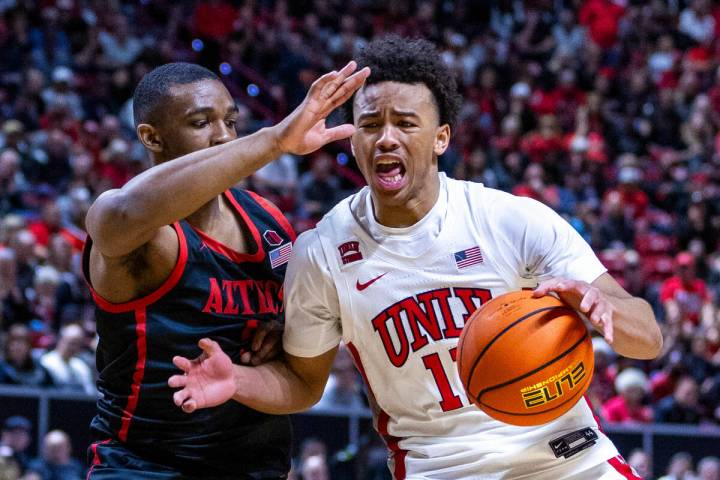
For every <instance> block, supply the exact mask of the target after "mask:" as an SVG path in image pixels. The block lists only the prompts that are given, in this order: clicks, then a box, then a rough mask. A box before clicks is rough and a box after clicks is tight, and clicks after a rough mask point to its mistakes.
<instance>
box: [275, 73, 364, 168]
mask: <svg viewBox="0 0 720 480" xmlns="http://www.w3.org/2000/svg"><path fill="white" fill-rule="evenodd" d="M356 68H357V64H356V63H355V62H353V61H351V62H349V63H348V64H347V65H345V66H344V67H343V68H342V69H341V70H340V71H339V72H338V71H332V72H330V73H326V74H325V75H323V76H322V77H320V78H318V79H317V80H315V82H314V83H313V84H312V86H311V87H310V90H309V91H308V94H307V96H306V97H305V99H304V100H303V101H302V103H301V104H300V105H299V106H298V107H297V108H296V109H295V110H293V112H292V113H291V114H290V115H288V116H287V117H285V119H283V120H282V121H281V122H280V123H279V124H277V125H276V126H275V127H273V128H274V129H276V132H277V146H278V148H279V149H280V151H282V152H283V153H292V154H295V155H306V154H308V153H311V152H314V151H315V150H317V149H318V148H320V147H322V146H323V145H325V144H327V143H330V142H333V141H335V140H340V139H343V138H347V137H349V136H350V135H352V134H353V133H354V132H355V127H354V126H353V125H351V124H344V125H339V126H337V127H333V128H326V126H325V120H326V119H327V117H328V115H330V112H332V111H333V110H334V109H336V108H337V107H339V106H340V105H342V104H343V103H345V102H346V101H347V100H348V99H349V98H350V97H352V95H353V93H355V92H356V91H357V89H359V88H360V87H361V86H362V84H363V82H365V79H366V78H367V77H368V76H369V75H370V69H369V68H367V67H365V68H363V69H362V70H359V71H357V72H355V69H356ZM353 72H355V73H353Z"/></svg>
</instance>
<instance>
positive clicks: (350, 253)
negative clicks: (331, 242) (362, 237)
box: [338, 240, 363, 265]
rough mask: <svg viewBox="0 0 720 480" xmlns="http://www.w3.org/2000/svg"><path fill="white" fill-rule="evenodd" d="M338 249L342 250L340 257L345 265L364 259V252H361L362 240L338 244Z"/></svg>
mask: <svg viewBox="0 0 720 480" xmlns="http://www.w3.org/2000/svg"><path fill="white" fill-rule="evenodd" d="M338 251H339V252H340V259H341V260H342V263H343V265H347V264H348V263H353V262H357V261H358V260H362V259H363V256H362V253H361V252H360V242H358V241H355V240H353V241H351V242H345V243H343V244H341V245H340V246H338Z"/></svg>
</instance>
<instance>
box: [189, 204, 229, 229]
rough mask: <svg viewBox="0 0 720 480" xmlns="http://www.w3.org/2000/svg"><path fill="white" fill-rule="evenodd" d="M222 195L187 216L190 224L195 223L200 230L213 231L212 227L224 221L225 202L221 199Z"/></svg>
mask: <svg viewBox="0 0 720 480" xmlns="http://www.w3.org/2000/svg"><path fill="white" fill-rule="evenodd" d="M220 199H221V197H215V198H213V199H212V200H210V201H209V202H207V203H206V204H205V205H203V206H202V207H200V208H198V209H197V210H195V211H194V212H193V213H191V214H190V215H188V216H187V218H186V219H185V220H187V221H188V222H189V223H190V225H193V226H194V227H196V228H199V229H200V230H202V231H204V232H206V233H209V232H210V231H212V229H213V228H212V227H213V226H214V225H215V224H216V223H217V222H220V221H222V217H223V215H222V209H223V207H224V205H223V202H221V201H220Z"/></svg>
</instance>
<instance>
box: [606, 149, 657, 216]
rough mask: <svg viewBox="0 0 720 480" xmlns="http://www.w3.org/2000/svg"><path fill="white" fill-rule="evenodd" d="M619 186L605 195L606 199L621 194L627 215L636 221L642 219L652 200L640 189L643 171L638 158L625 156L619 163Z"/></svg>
mask: <svg viewBox="0 0 720 480" xmlns="http://www.w3.org/2000/svg"><path fill="white" fill-rule="evenodd" d="M617 164H618V166H619V169H618V186H617V187H616V188H614V189H610V190H608V191H607V192H606V193H605V198H607V197H608V196H609V195H612V194H613V192H620V196H621V197H622V203H623V207H624V210H625V212H626V214H628V215H629V216H630V217H631V218H633V219H634V220H637V219H639V218H642V217H644V216H645V213H646V212H647V208H648V205H649V204H650V199H649V198H648V196H647V193H645V192H644V191H643V190H642V189H641V188H640V181H641V180H642V171H641V170H640V167H639V164H638V161H637V158H635V155H633V154H631V153H625V154H623V155H622V156H621V157H620V158H619V159H618V161H617Z"/></svg>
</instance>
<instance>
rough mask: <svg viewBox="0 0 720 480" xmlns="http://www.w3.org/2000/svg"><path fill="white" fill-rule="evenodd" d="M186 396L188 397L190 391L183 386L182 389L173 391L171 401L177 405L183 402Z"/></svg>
mask: <svg viewBox="0 0 720 480" xmlns="http://www.w3.org/2000/svg"><path fill="white" fill-rule="evenodd" d="M188 398H190V391H188V389H187V388H183V389H182V390H178V391H177V392H175V393H173V402H175V405H177V406H178V407H179V406H181V405H182V404H183V403H185V401H186V400H187V399H188Z"/></svg>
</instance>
